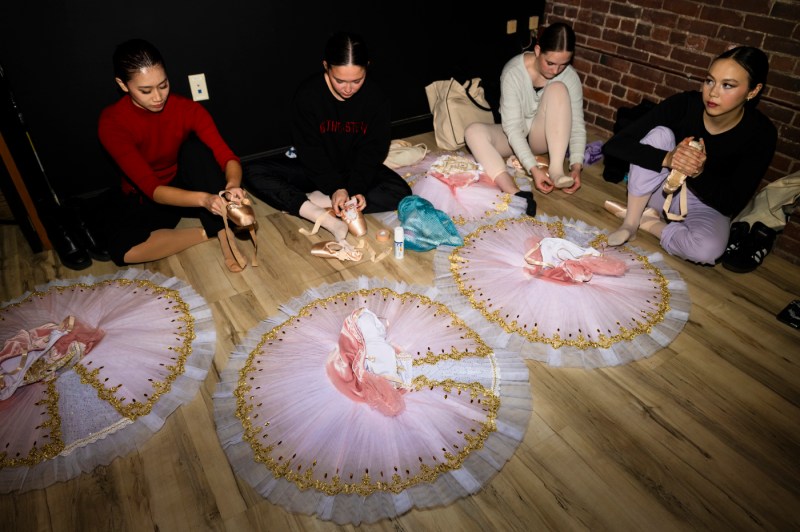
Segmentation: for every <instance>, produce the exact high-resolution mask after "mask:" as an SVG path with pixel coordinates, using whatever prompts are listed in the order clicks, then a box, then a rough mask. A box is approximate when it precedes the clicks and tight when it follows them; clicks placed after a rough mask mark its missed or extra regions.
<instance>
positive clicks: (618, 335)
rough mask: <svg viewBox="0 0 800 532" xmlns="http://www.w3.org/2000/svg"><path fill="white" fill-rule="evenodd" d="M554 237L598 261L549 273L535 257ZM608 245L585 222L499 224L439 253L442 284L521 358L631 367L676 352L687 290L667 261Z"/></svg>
mask: <svg viewBox="0 0 800 532" xmlns="http://www.w3.org/2000/svg"><path fill="white" fill-rule="evenodd" d="M548 237H551V238H557V239H565V240H568V241H570V242H573V243H575V244H577V245H579V246H582V247H586V248H589V247H593V248H596V249H597V250H599V251H600V253H599V256H595V257H591V258H585V259H581V260H579V261H575V262H574V263H569V262H566V263H565V264H564V265H562V266H561V268H562V271H558V270H553V269H551V270H547V269H541V268H540V267H539V266H536V265H535V264H532V263H535V262H536V261H535V260H532V255H531V254H530V253H529V252H530V251H531V244H532V242H537V241H541V239H544V238H548ZM604 243H605V236H604V235H603V234H602V233H601V232H600V231H599V230H597V229H596V228H592V227H590V226H588V225H586V224H585V223H582V222H576V221H567V220H561V219H558V218H550V219H547V218H544V219H542V220H541V221H540V220H538V219H533V218H527V217H523V218H518V219H506V220H500V221H498V222H497V223H495V224H493V225H488V226H481V227H480V228H477V229H474V228H473V231H472V232H471V233H469V234H468V235H467V236H466V237H465V238H464V245H463V246H462V247H459V248H455V249H454V248H452V247H446V246H443V247H441V248H440V249H439V250H437V254H436V256H435V258H434V269H435V281H434V282H435V284H436V286H437V287H439V288H440V289H441V290H443V291H444V292H445V293H446V294H447V296H446V298H445V300H446V301H447V302H448V304H449V305H454V308H459V305H463V306H469V307H470V308H473V309H475V310H477V311H479V312H480V313H481V314H482V315H483V316H484V318H485V319H486V320H487V321H489V322H491V323H493V324H494V325H495V327H496V333H495V334H496V337H497V342H498V345H501V346H504V347H507V348H509V349H513V350H515V351H516V350H518V351H519V352H520V353H521V354H522V356H523V358H530V359H534V360H539V361H542V362H546V363H548V364H550V365H552V366H582V367H601V366H613V365H618V364H624V363H627V362H630V361H631V360H636V359H639V358H643V357H647V356H650V355H651V354H653V353H654V352H655V351H657V350H659V349H661V348H663V347H666V346H667V345H669V343H670V342H671V341H672V340H673V339H674V338H675V336H677V334H678V333H679V332H680V330H681V329H682V328H683V326H684V324H685V323H686V321H687V319H688V311H689V306H690V303H689V299H688V294H687V290H686V284H685V283H684V282H683V281H682V280H681V278H680V276H679V275H678V274H677V272H675V271H674V270H671V269H670V268H668V267H667V265H666V264H665V263H664V262H663V261H662V257H661V255H660V254H658V253H656V254H652V255H649V256H645V255H642V254H640V253H637V252H636V251H634V250H633V249H631V248H629V247H622V248H606V247H604ZM526 255H527V256H528V259H529V260H528V261H526ZM554 281H559V282H554ZM579 281H580V282H579Z"/></svg>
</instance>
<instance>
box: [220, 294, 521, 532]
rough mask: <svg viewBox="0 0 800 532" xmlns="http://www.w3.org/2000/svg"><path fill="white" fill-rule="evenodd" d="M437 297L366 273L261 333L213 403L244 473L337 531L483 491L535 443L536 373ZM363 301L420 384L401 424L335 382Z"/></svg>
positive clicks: (243, 349)
mask: <svg viewBox="0 0 800 532" xmlns="http://www.w3.org/2000/svg"><path fill="white" fill-rule="evenodd" d="M435 293H436V291H435V289H432V288H424V289H418V288H409V287H407V286H405V285H401V284H397V285H391V286H390V285H387V284H385V283H383V282H381V281H375V280H370V279H366V278H362V279H359V280H358V281H351V282H344V283H338V284H336V285H325V286H322V287H318V288H315V289H311V290H309V291H308V292H306V293H305V294H304V295H303V296H301V297H300V298H298V299H297V300H294V301H292V302H290V303H288V304H287V305H285V306H283V307H282V309H281V314H280V315H278V316H276V317H273V318H271V319H269V320H266V321H265V322H264V323H262V324H261V325H259V326H258V327H256V328H255V329H254V330H252V331H250V332H249V333H248V335H247V338H246V340H245V341H244V343H243V344H242V345H239V346H237V348H236V350H235V351H234V353H233V355H232V356H231V359H230V361H229V365H228V367H227V368H226V369H225V371H224V372H223V375H222V378H221V382H220V385H219V387H218V390H217V392H216V393H215V395H214V405H215V417H216V421H217V430H218V434H219V437H220V440H221V442H222V445H223V448H224V449H225V451H226V453H227V455H228V457H229V459H230V461H231V463H232V465H233V467H234V469H235V471H236V472H237V473H238V474H239V475H241V476H242V477H243V478H245V479H246V480H247V481H248V482H249V483H250V484H251V485H253V486H254V487H255V488H256V489H257V490H258V491H259V493H261V494H262V495H263V496H265V497H266V498H267V499H269V500H270V501H272V502H273V503H276V504H280V505H283V506H285V507H286V508H287V509H289V510H291V511H296V512H302V513H307V514H316V515H317V516H319V517H320V518H321V519H326V520H333V521H336V522H337V523H352V524H358V523H360V522H362V521H364V522H372V521H375V520H378V519H381V518H384V517H390V516H395V515H399V514H401V513H403V512H405V511H407V510H409V509H410V508H412V507H420V508H422V507H431V506H438V505H442V504H447V503H449V502H451V501H453V500H454V499H456V498H458V497H463V496H466V495H468V494H471V493H475V492H476V491H478V490H479V489H480V488H481V487H482V486H483V485H484V484H485V483H486V482H487V481H488V480H489V479H490V478H491V477H492V476H493V475H494V474H495V473H497V471H499V470H500V469H501V468H502V466H503V465H504V463H505V462H506V461H507V460H508V459H509V457H510V456H511V455H512V454H513V452H514V450H515V449H516V447H517V446H518V444H519V442H520V441H521V440H522V437H523V436H524V432H525V429H526V427H527V423H528V418H529V416H530V409H531V405H530V388H529V385H528V372H527V367H526V366H525V364H524V362H523V361H522V360H521V359H520V358H519V357H518V356H515V355H509V354H508V353H506V352H505V351H503V350H499V351H498V350H495V349H493V348H492V347H491V346H489V345H488V344H487V343H486V341H485V340H484V339H483V337H482V335H481V331H483V330H486V328H485V327H483V326H481V327H478V328H477V329H475V328H473V327H471V326H470V325H469V324H468V323H467V322H466V321H464V320H463V319H461V318H460V317H458V316H456V315H455V314H454V313H453V312H452V311H451V310H450V309H448V308H447V307H446V306H444V305H442V304H441V303H439V302H437V301H436V300H435ZM362 307H364V308H368V309H369V310H371V311H372V312H374V313H375V314H376V315H377V316H378V317H380V318H381V319H382V320H384V321H385V322H386V323H387V336H386V341H387V342H389V343H391V344H392V345H394V346H396V348H397V349H399V350H400V352H401V355H400V356H405V357H408V358H410V360H411V372H412V382H413V384H412V385H411V387H410V389H409V390H408V391H407V392H406V393H405V394H404V395H403V400H404V402H405V408H404V409H403V411H402V412H401V413H400V414H398V415H395V416H390V415H384V414H382V413H381V412H379V411H378V410H377V409H374V408H371V407H370V406H369V405H368V404H367V403H364V402H357V401H354V400H352V399H351V398H350V397H348V396H346V395H344V394H343V393H341V392H340V391H339V390H338V389H337V388H336V387H335V386H334V384H333V383H332V382H331V381H330V380H329V377H328V375H327V374H326V370H325V362H326V359H327V357H328V355H329V354H330V353H331V351H332V350H333V349H334V348H335V347H336V345H337V342H338V339H339V334H340V331H341V329H342V324H343V323H344V320H345V318H346V317H347V316H348V315H349V314H350V313H351V312H353V311H354V310H356V309H358V308H362Z"/></svg>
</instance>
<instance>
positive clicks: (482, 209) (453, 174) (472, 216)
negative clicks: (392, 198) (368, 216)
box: [410, 154, 527, 226]
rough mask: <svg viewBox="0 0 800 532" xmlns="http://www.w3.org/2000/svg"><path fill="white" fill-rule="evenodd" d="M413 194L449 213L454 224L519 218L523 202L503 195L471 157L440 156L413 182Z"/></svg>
mask: <svg viewBox="0 0 800 532" xmlns="http://www.w3.org/2000/svg"><path fill="white" fill-rule="evenodd" d="M410 184H411V190H412V192H414V194H416V195H417V196H420V197H422V198H425V199H426V200H428V201H430V202H431V203H432V204H433V206H434V207H436V208H437V209H439V210H440V211H444V212H446V213H447V214H448V215H449V216H450V218H452V219H453V223H455V224H456V225H459V226H461V225H464V224H466V223H469V222H472V221H476V220H485V219H489V218H494V217H498V216H499V217H506V216H519V215H520V214H522V213H524V212H525V207H526V205H527V204H526V202H525V200H524V199H523V198H519V197H516V196H514V195H512V194H506V193H504V192H502V191H501V190H500V189H499V188H498V187H497V186H496V185H495V184H494V182H493V181H492V180H491V178H490V177H489V176H487V175H486V174H485V173H484V172H483V169H482V168H481V167H480V166H479V165H478V164H477V163H475V159H474V158H473V157H472V156H471V155H454V154H446V155H439V156H438V157H437V158H436V159H434V160H433V161H432V162H431V163H430V166H429V167H428V168H427V169H426V171H425V172H424V173H422V174H418V175H417V176H416V177H414V178H413V179H412V180H411V181H410Z"/></svg>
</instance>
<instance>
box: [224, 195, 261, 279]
mask: <svg viewBox="0 0 800 532" xmlns="http://www.w3.org/2000/svg"><path fill="white" fill-rule="evenodd" d="M219 197H220V198H222V199H223V200H224V201H225V213H226V216H223V217H222V221H223V222H224V224H225V232H226V233H227V236H228V240H229V245H230V248H231V251H232V252H233V256H234V258H235V259H236V262H237V263H238V264H239V266H240V267H241V268H242V269H244V268H245V266H247V261H246V260H245V258H244V257H243V256H242V254H241V252H239V249H238V247H237V246H236V239H235V238H234V236H233V231H231V229H230V227H229V226H228V220H230V221H231V222H233V224H234V229H235V230H236V231H249V233H250V240H252V242H253V266H254V267H255V266H258V239H257V238H256V230H257V229H258V223H257V222H256V213H255V211H254V210H253V206H252V204H251V203H250V200H249V199H247V198H243V199H242V201H240V202H238V201H232V200H231V193H230V191H229V190H223V191H221V192H220V193H219ZM228 269H229V270H231V271H234V272H235V270H233V269H231V267H230V265H228ZM239 271H241V270H239ZM236 273H238V272H236Z"/></svg>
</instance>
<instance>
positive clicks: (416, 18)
mask: <svg viewBox="0 0 800 532" xmlns="http://www.w3.org/2000/svg"><path fill="white" fill-rule="evenodd" d="M11 1H13V0H10V1H7V2H3V4H4V5H3V7H0V66H1V67H2V68H3V70H4V74H5V78H6V81H7V84H8V86H9V87H10V89H11V91H12V93H13V95H14V98H15V99H16V103H17V106H18V109H19V111H20V112H21V113H22V115H23V116H24V119H25V122H26V125H27V128H28V131H29V132H30V135H31V138H32V140H33V142H34V145H35V147H36V150H37V152H38V155H39V157H40V159H41V162H42V165H43V166H44V169H45V173H46V174H47V176H48V178H49V180H50V181H51V183H52V184H53V187H54V188H55V190H56V192H57V193H58V194H59V195H60V196H62V197H69V196H72V195H77V194H81V193H84V192H88V191H93V190H98V189H101V188H104V187H106V186H107V185H108V183H109V182H110V181H109V180H110V179H112V176H114V167H113V165H112V163H111V162H110V161H109V160H108V158H107V156H106V155H105V153H104V151H103V149H102V147H101V146H100V144H99V142H98V140H97V135H96V126H97V118H98V116H99V114H100V111H101V110H102V109H103V108H104V107H105V106H106V105H108V104H110V103H112V102H113V101H115V100H116V99H117V98H118V97H119V96H120V94H121V93H120V92H119V91H118V89H117V87H116V84H115V83H114V79H113V72H112V66H111V54H112V52H113V50H114V46H115V45H116V44H117V43H119V42H121V41H123V40H126V39H129V38H132V37H141V38H145V39H148V40H150V41H152V42H153V43H154V44H155V45H156V46H157V47H158V48H159V49H160V51H161V53H162V55H163V56H164V59H165V61H166V63H167V71H168V74H169V76H170V81H171V83H172V90H173V91H174V92H177V93H181V94H184V95H187V96H188V95H189V84H188V80H187V76H188V75H189V74H194V73H204V74H205V75H206V80H207V83H208V90H209V94H210V100H208V101H206V102H203V105H205V106H206V107H207V109H208V110H209V111H210V112H211V114H212V116H213V117H214V119H215V121H216V123H217V126H218V127H219V129H220V131H221V133H222V135H223V137H224V138H225V139H226V140H227V141H228V143H229V144H230V145H231V147H232V148H233V150H234V151H235V152H236V153H237V154H238V155H240V156H242V157H244V158H251V157H256V156H258V155H260V154H265V153H274V152H277V151H279V150H280V149H282V148H284V147H286V146H288V145H289V143H290V138H289V132H288V124H289V116H288V110H287V108H288V105H287V104H288V102H289V100H290V98H291V95H292V93H293V91H294V89H295V87H296V86H297V83H298V82H299V81H300V80H301V79H302V78H303V77H305V76H306V75H308V74H311V73H313V72H315V71H319V69H321V60H322V50H323V46H324V44H325V41H326V39H327V37H328V35H329V34H330V33H331V32H333V31H337V30H351V31H356V32H358V33H361V34H362V35H363V36H364V38H365V40H366V42H367V45H368V47H369V48H370V53H371V56H372V66H371V69H370V76H371V77H372V79H374V80H376V81H378V82H379V83H380V84H381V85H382V86H383V87H384V89H385V90H386V91H387V92H388V93H389V95H390V96H391V99H392V120H393V123H394V124H395V126H396V129H397V130H398V135H396V136H405V135H408V134H413V133H418V132H423V131H429V130H430V129H431V128H432V126H431V122H430V116H429V110H428V104H427V100H426V97H425V91H424V87H425V85H427V84H428V83H430V82H431V81H434V80H436V79H448V78H450V77H451V76H452V77H455V78H457V79H460V80H464V79H466V78H468V77H474V76H480V77H482V78H484V80H485V82H487V83H488V84H489V86H490V90H492V85H493V84H496V83H497V77H498V76H499V73H500V69H501V68H502V65H503V64H504V63H505V61H506V60H507V59H508V58H510V57H511V56H512V55H514V54H515V53H519V51H520V50H521V48H522V47H523V46H524V45H526V44H527V43H528V41H529V37H530V34H529V31H528V29H527V20H528V17H530V16H540V17H541V16H542V14H543V12H544V0H539V1H529V2H525V3H524V4H525V6H524V7H523V6H522V4H523V3H522V2H519V1H511V0H498V1H495V2H492V3H490V4H486V5H484V6H482V7H481V9H480V10H476V11H473V10H470V9H469V8H467V7H466V6H464V7H461V8H456V7H454V6H453V4H452V3H446V4H447V5H446V7H441V8H440V7H436V6H435V5H434V3H433V2H422V1H416V0H411V1H407V2H401V3H391V2H387V3H383V4H379V3H378V2H361V1H350V2H330V3H326V4H323V5H322V6H321V7H320V5H318V4H316V3H313V4H312V3H301V2H290V1H289V2H286V1H284V2H274V1H268V0H229V1H228V2H210V1H208V0H195V1H193V2H186V1H184V0H180V1H175V2H152V3H151V2H125V3H122V2H117V1H114V0H105V1H99V0H81V1H79V2H64V1H61V2H48V1H45V2H33V1H27V2H24V1H19V0H17V2H16V3H15V4H14V5H9V4H10V3H11ZM487 10H489V11H491V12H490V13H488V14H487V13H485V12H486V11H487ZM477 11H481V12H483V13H479V12H477ZM509 19H517V20H519V30H518V32H517V33H516V34H514V35H507V34H506V21H507V20H509ZM4 126H8V124H5V125H4ZM409 127H412V128H416V130H413V131H412V130H409Z"/></svg>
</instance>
